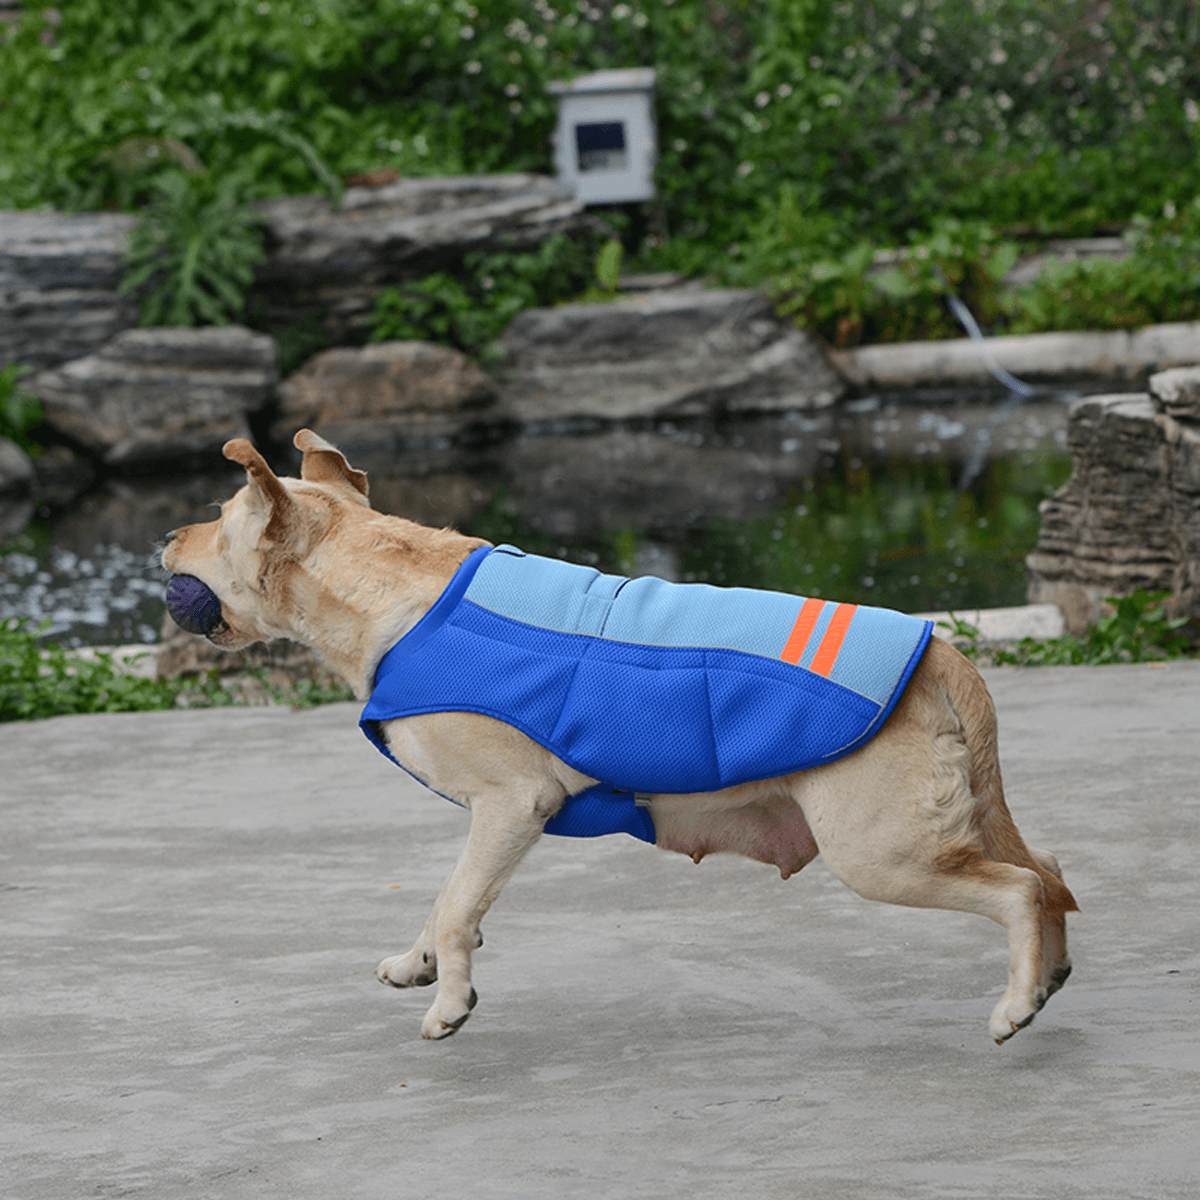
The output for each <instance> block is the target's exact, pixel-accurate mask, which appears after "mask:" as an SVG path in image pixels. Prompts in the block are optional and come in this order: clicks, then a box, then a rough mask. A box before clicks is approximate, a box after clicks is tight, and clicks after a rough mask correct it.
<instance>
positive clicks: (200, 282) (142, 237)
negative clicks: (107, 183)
mask: <svg viewBox="0 0 1200 1200" xmlns="http://www.w3.org/2000/svg"><path fill="white" fill-rule="evenodd" d="M241 187H242V181H241V179H240V178H239V177H238V176H228V177H227V178H226V179H225V180H223V181H221V182H215V181H213V180H212V179H211V178H210V177H209V176H207V175H194V174H192V175H189V174H185V173H183V172H181V171H172V172H168V173H167V174H164V175H160V176H159V177H158V178H157V179H156V180H155V182H154V188H155V197H154V199H153V201H152V202H151V203H150V204H149V205H148V206H147V208H146V209H145V210H144V212H143V214H142V218H141V220H140V221H139V222H138V223H137V224H136V225H135V226H134V227H133V231H132V233H131V234H130V237H129V255H128V262H129V268H130V269H129V272H128V274H127V275H126V276H125V278H124V280H123V281H122V283H121V288H120V290H121V291H122V292H130V291H137V290H138V289H141V288H144V289H145V291H144V292H143V294H142V296H141V322H140V323H141V324H142V325H143V326H146V325H174V326H189V327H190V326H192V325H196V324H201V323H203V324H209V325H228V324H230V323H231V322H232V321H234V320H235V319H236V318H237V317H238V316H240V315H241V312H242V309H243V308H244V307H245V297H244V294H243V293H244V289H245V288H247V287H248V286H249V285H250V284H251V283H252V282H253V281H254V267H255V265H256V264H257V263H260V262H262V261H263V260H264V259H265V258H266V254H265V252H264V251H263V248H262V225H263V217H262V216H261V214H259V213H257V212H255V211H254V209H253V208H251V207H250V206H249V205H248V204H246V203H244V202H243V201H242V200H241V199H240V196H239V193H240V190H241Z"/></svg>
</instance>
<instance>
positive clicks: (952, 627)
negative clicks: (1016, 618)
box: [946, 588, 1193, 667]
mask: <svg viewBox="0 0 1200 1200" xmlns="http://www.w3.org/2000/svg"><path fill="white" fill-rule="evenodd" d="M1170 595H1171V593H1170V592H1148V591H1146V590H1145V589H1144V588H1139V589H1138V590H1137V591H1135V592H1134V593H1133V594H1132V595H1130V596H1110V597H1109V598H1108V600H1107V603H1108V604H1109V605H1110V606H1111V607H1112V609H1113V611H1112V612H1111V613H1109V614H1108V615H1106V616H1103V617H1101V618H1100V619H1099V620H1098V621H1096V623H1095V624H1094V625H1091V626H1089V627H1088V630H1087V633H1085V634H1084V635H1083V636H1082V637H1076V636H1075V635H1074V634H1071V633H1065V634H1063V635H1062V637H1057V638H1048V639H1046V640H1045V641H1042V640H1039V639H1037V638H1023V639H1022V640H1021V641H1019V642H1017V643H1016V645H1015V646H1012V647H998V648H996V649H988V648H987V647H985V646H981V645H980V643H979V630H978V629H977V628H976V627H975V626H973V625H971V624H970V623H969V622H967V621H962V620H959V619H958V618H955V617H953V614H951V616H952V621H951V623H950V624H949V625H948V626H946V628H947V629H948V630H949V633H950V635H951V636H952V637H954V638H955V639H956V640H958V642H959V645H960V648H961V649H962V651H963V653H964V654H966V655H967V657H968V658H971V659H975V660H977V661H978V660H980V659H983V660H986V661H987V662H989V663H991V664H992V665H995V666H1004V665H1008V666H1018V667H1055V666H1059V667H1067V666H1106V665H1109V664H1112V663H1127V662H1134V663H1139V662H1159V661H1162V660H1163V659H1168V658H1181V657H1186V656H1189V655H1190V654H1191V653H1193V648H1192V646H1191V644H1190V642H1189V641H1188V639H1187V637H1186V636H1185V635H1184V634H1182V633H1181V632H1180V630H1181V629H1182V628H1183V626H1185V625H1186V624H1187V623H1188V622H1187V618H1186V617H1180V618H1175V619H1171V618H1169V617H1168V616H1167V614H1166V608H1165V601H1166V600H1167V599H1168V598H1169V597H1170Z"/></svg>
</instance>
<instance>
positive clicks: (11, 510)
mask: <svg viewBox="0 0 1200 1200" xmlns="http://www.w3.org/2000/svg"><path fill="white" fill-rule="evenodd" d="M33 513H34V505H33V501H32V500H31V499H29V497H28V496H21V495H19V494H14V493H12V492H10V493H8V494H7V495H3V494H0V542H3V541H6V540H7V539H8V538H11V537H16V536H17V534H18V533H20V532H21V530H22V529H24V528H25V526H26V525H28V524H29V522H30V521H32V520H33Z"/></svg>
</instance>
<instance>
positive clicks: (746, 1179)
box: [0, 662, 1200, 1200]
mask: <svg viewBox="0 0 1200 1200" xmlns="http://www.w3.org/2000/svg"><path fill="white" fill-rule="evenodd" d="M988 680H989V683H990V685H991V687H992V689H993V693H994V695H995V697H996V700H997V705H998V708H999V711H1000V718H1001V730H1002V749H1003V756H1004V762H1005V768H1006V778H1007V784H1008V793H1009V801H1010V805H1011V807H1012V808H1013V810H1014V812H1015V813H1016V815H1017V819H1018V822H1019V824H1020V826H1021V828H1022V830H1023V831H1024V833H1025V834H1026V837H1027V838H1028V839H1029V840H1030V841H1031V842H1032V843H1033V844H1035V845H1040V846H1045V847H1047V848H1049V849H1052V850H1053V851H1054V852H1055V853H1056V854H1057V855H1058V856H1059V858H1060V859H1061V861H1062V863H1063V866H1064V869H1065V871H1066V872H1067V878H1068V881H1069V882H1070V884H1071V885H1072V887H1073V888H1074V890H1075V893H1076V895H1077V897H1078V898H1079V901H1080V904H1081V906H1082V908H1083V910H1084V911H1083V912H1082V914H1080V915H1079V916H1077V917H1075V918H1073V920H1072V926H1071V937H1072V950H1073V954H1074V959H1075V975H1074V977H1073V978H1072V979H1071V981H1070V983H1069V984H1068V985H1067V987H1066V989H1065V990H1064V991H1063V992H1062V993H1061V994H1060V995H1059V996H1056V997H1055V998H1054V999H1053V1000H1052V1001H1051V1002H1050V1005H1049V1006H1048V1007H1047V1009H1046V1010H1045V1011H1044V1012H1043V1013H1042V1014H1041V1015H1040V1016H1039V1017H1038V1019H1037V1021H1036V1022H1035V1023H1034V1025H1033V1026H1032V1027H1031V1028H1030V1029H1029V1030H1026V1031H1025V1032H1023V1033H1021V1034H1020V1035H1019V1036H1018V1037H1017V1038H1016V1039H1015V1040H1014V1041H1013V1042H1011V1043H1009V1044H1008V1045H1005V1046H1003V1047H997V1046H995V1045H993V1044H992V1042H991V1041H990V1040H989V1038H988V1036H987V1029H986V1023H987V1017H988V1013H989V1012H990V1010H991V1007H992V1005H993V1003H994V1002H995V1000H996V998H997V997H998V995H999V993H1000V991H1001V990H1002V988H1003V982H1004V973H1005V958H1006V955H1005V950H1004V943H1003V935H1002V932H1001V931H1000V930H999V929H998V928H996V927H993V926H991V925H990V924H988V923H987V922H985V921H983V920H980V919H978V918H974V917H969V916H964V915H961V914H950V913H939V912H921V911H911V910H903V909H897V908H889V907H884V906H880V905H874V904H869V903H867V902H865V901H863V900H860V899H859V898H858V897H856V896H854V895H852V894H851V893H850V892H848V891H846V890H845V889H844V888H843V887H842V886H841V885H840V884H839V883H837V882H836V881H835V880H834V879H833V878H832V877H831V876H830V875H829V873H828V872H827V871H826V870H825V868H824V866H823V864H822V863H821V862H820V860H818V861H817V862H816V863H814V864H813V865H812V866H810V867H809V868H807V869H806V870H804V871H803V872H801V873H800V875H798V876H796V877H795V878H793V879H792V880H790V881H789V882H788V883H782V882H781V881H780V880H779V878H778V875H777V874H776V873H775V872H773V871H772V870H770V869H768V868H766V867H762V866H759V865H756V864H752V863H748V862H743V861H740V860H734V859H707V860H705V861H704V862H703V863H702V864H701V865H700V866H698V867H697V866H693V865H692V864H691V863H690V862H688V861H687V860H686V859H683V858H680V857H678V856H668V855H665V854H662V853H660V852H658V851H655V850H653V849H652V848H650V847H647V846H645V845H643V844H641V843H637V842H634V841H633V840H632V839H630V838H627V837H624V836H617V837H610V838H605V839H599V840H596V841H591V842H573V841H569V840H565V839H549V838H548V839H545V840H544V841H543V842H542V843H541V844H540V845H539V846H538V847H536V848H535V849H534V851H533V853H532V854H531V855H530V857H529V859H528V860H527V861H526V863H525V865H524V867H523V868H522V870H521V871H520V872H519V873H518V875H517V877H516V879H515V880H514V881H513V882H512V883H511V884H510V886H509V887H508V889H507V890H506V891H505V893H504V895H503V896H502V897H501V899H500V901H499V903H498V904H497V906H496V908H495V909H494V911H493V912H492V914H491V916H490V917H489V919H488V921H487V923H486V925H485V930H486V934H487V945H486V946H485V947H484V948H483V949H482V950H480V951H479V953H478V954H477V956H476V984H477V986H478V988H479V993H480V1004H479V1007H478V1009H477V1010H476V1012H475V1015H474V1017H473V1018H472V1020H471V1021H470V1022H469V1023H468V1024H467V1025H466V1026H465V1027H464V1029H463V1031H462V1032H461V1033H460V1034H459V1035H458V1036H457V1037H455V1038H453V1039H451V1040H450V1041H448V1042H444V1043H437V1044H434V1043H427V1042H422V1041H421V1040H420V1036H419V1028H420V1019H421V1015H422V1013H423V1012H424V1009H425V1007H426V1005H427V1003H428V1001H429V999H430V995H429V993H428V992H427V991H423V990H422V991H415V992H397V991H393V990H391V989H389V988H385V987H383V986H381V985H380V984H379V983H377V982H376V981H375V979H374V977H373V976H372V970H373V968H374V966H375V963H376V962H377V961H378V960H379V959H380V958H381V957H383V956H384V955H385V954H390V953H394V952H396V951H398V950H402V949H405V948H407V946H408V944H409V943H410V942H411V941H412V939H413V937H415V935H416V933H417V931H418V930H419V928H420V926H421V924H422V922H423V921H424V918H425V915H426V913H427V911H428V908H429V906H430V904H431V903H432V901H433V898H434V895H435V893H436V891H437V889H438V887H439V885H440V883H441V882H442V880H443V878H444V877H445V875H446V873H447V872H448V870H449V868H450V865H451V863H452V861H453V859H454V857H455V855H456V853H457V850H458V847H459V845H460V843H461V841H462V839H463V837H464V835H465V831H466V818H465V816H464V815H463V814H462V813H461V812H460V811H458V810H457V809H455V808H454V807H453V806H451V805H449V804H447V803H446V802H445V801H443V800H440V799H438V798H436V797H433V796H430V795H428V794H427V793H424V792H423V791H422V790H421V789H420V788H419V787H418V786H417V785H416V784H414V783H412V782H411V781H409V780H408V779H407V778H406V777H405V776H404V775H403V774H402V773H401V772H400V771H398V770H396V769H395V768H394V767H390V766H389V765H388V764H387V763H386V762H385V761H384V759H383V758H382V757H381V756H379V755H378V754H377V753H376V752H375V751H374V750H373V749H371V747H370V746H369V745H368V744H367V742H366V741H365V739H363V737H362V736H361V734H360V733H359V732H358V730H357V728H356V725H355V710H354V708H353V707H351V706H344V705H339V706H334V707H330V708H326V709H320V710H316V711H310V712H300V713H295V712H290V711H284V710H267V709H257V710H254V709H252V710H245V709H242V710H220V711H209V712H177V713H164V714H148V715H136V716H111V717H67V718H60V719H57V720H53V721H46V722H41V723H36V724H30V725H6V726H0V819H2V824H0V831H2V832H0V881H2V882H0V959H2V963H3V970H2V974H0V979H2V983H0V1037H2V1041H0V1047H2V1049H0V1061H2V1063H3V1067H2V1071H0V1194H2V1195H3V1196H4V1197H5V1198H6V1200H60V1198H67V1200H73V1198H75V1197H95V1196H100V1197H111V1196H146V1197H153V1198H154V1200H173V1198H175V1197H219V1198H226V1197H228V1198H230V1200H240V1198H242V1197H246V1198H251V1197H276V1196H278V1197H289V1198H293V1200H317V1198H320V1200H342V1198H357V1197H367V1196H370V1197H376V1196H380V1195H421V1196H427V1195H437V1196H440V1197H450V1198H457V1197H468V1196H469V1197H472V1198H485V1200H490V1198H492V1197H497V1198H507V1197H536V1198H541V1197H584V1196H587V1197H594V1196H604V1197H609V1196H611V1197H639V1198H640V1197H664V1198H666V1197H671V1198H674V1197H709V1196H713V1197H716V1196H721V1197H725V1196H737V1197H753V1198H758V1197H771V1198H774V1197H780V1198H783V1197H788V1198H791V1197H820V1198H822V1200H824V1198H833V1200H837V1198H842V1197H853V1198H860V1197H862V1198H868V1197H869V1198H876V1197H878V1198H880V1200H885V1198H907V1197H921V1198H926V1197H937V1198H943V1197H967V1198H975V1197H997V1198H998V1197H1004V1198H1005V1200H1020V1198H1023V1197H1051V1196H1053V1197H1067V1198H1075V1197H1078V1198H1080V1200H1085V1198H1086V1200H1106V1198H1109V1197H1122V1198H1126V1197H1184V1196H1188V1197H1191V1196H1195V1195H1196V1194H1197V1192H1198V1191H1200V1028H1198V1025H1200V1004H1198V1002H1197V1000H1198V997H1200V987H1198V980H1200V904H1198V903H1197V901H1198V900H1200V871H1198V870H1197V868H1196V865H1195V861H1194V856H1195V849H1196V847H1197V845H1200V782H1198V780H1197V773H1198V768H1200V736H1198V735H1197V721H1198V718H1200V662H1189V663H1172V664H1169V665H1167V666H1164V667H1157V668H1156V667H1149V666H1135V667H1104V668H1054V669H1041V670H1024V671H1021V670H1013V669H1003V670H993V671H990V672H989V673H988ZM397 885H399V886H397Z"/></svg>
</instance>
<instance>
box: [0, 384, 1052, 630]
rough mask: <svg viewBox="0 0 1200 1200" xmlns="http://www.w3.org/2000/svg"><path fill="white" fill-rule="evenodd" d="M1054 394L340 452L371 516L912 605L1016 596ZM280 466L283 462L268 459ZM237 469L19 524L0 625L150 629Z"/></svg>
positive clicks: (626, 562)
mask: <svg viewBox="0 0 1200 1200" xmlns="http://www.w3.org/2000/svg"><path fill="white" fill-rule="evenodd" d="M1063 401H1064V398H1063V397H1053V398H1043V399H1039V400H1034V401H1031V402H1029V403H1026V404H1024V405H1022V406H1021V407H1020V408H1018V409H1015V410H1012V411H1008V412H1004V413H1001V414H1000V418H1001V419H1000V420H999V421H998V420H997V415H998V409H997V405H996V404H995V403H994V402H988V401H986V400H975V401H972V400H962V401H959V402H956V403H953V404H947V403H939V404H926V405H919V404H913V403H911V401H909V402H907V403H898V402H893V401H889V400H888V398H886V397H883V398H880V397H871V398H867V399H860V400H857V401H853V402H851V403H849V404H846V405H843V406H841V407H840V408H838V409H836V410H830V411H826V412H821V413H803V412H788V413H781V414H773V415H766V416H760V417H740V418H738V419H736V420H734V419H730V420H724V421H699V420H697V421H690V422H659V423H644V424H640V425H639V424H637V423H630V424H627V425H621V426H612V425H608V426H585V425H565V424H563V425H557V426H547V427H545V428H529V429H526V430H525V431H523V432H522V433H520V434H519V435H517V436H515V437H508V438H504V439H488V438H480V439H476V440H472V439H471V438H470V437H463V438H461V439H458V440H457V441H451V440H448V439H447V440H446V441H443V442H438V443H434V444H423V445H416V444H414V445H404V444H403V443H400V444H396V443H389V444H380V443H379V442H374V443H372V444H364V445H360V446H355V445H344V446H343V449H344V450H346V452H347V454H348V456H349V457H350V459H351V461H352V462H353V463H354V465H356V466H359V467H362V468H364V469H366V470H367V471H368V472H369V474H370V477H371V499H372V502H373V504H374V505H375V507H376V508H379V509H381V510H382V511H385V512H393V513H397V514H400V515H403V516H407V517H411V518H412V519H414V520H418V521H422V522H424V523H427V524H435V525H443V524H452V525H455V526H457V527H458V528H460V529H464V530H467V531H471V532H475V533H478V534H480V535H481V536H484V537H487V538H489V539H491V540H494V541H500V540H508V541H515V542H518V543H519V544H523V545H525V546H526V547H527V548H528V549H530V550H531V551H535V552H541V553H549V554H554V555H561V556H563V557H569V558H573V559H575V560H577V561H586V562H593V563H597V564H599V565H601V566H603V567H604V568H606V569H611V570H618V571H623V572H627V573H629V572H632V573H643V572H644V573H655V574H660V575H664V576H668V577H670V576H674V577H677V578H683V579H697V580H705V579H707V580H711V581H712V582H716V583H727V584H741V585H749V586H762V587H775V588H783V589H785V590H791V591H796V592H803V593H805V594H809V595H829V596H838V597H839V598H843V599H847V600H856V601H860V602H868V603H878V604H885V605H890V606H893V607H897V608H901V609H907V610H910V611H914V610H917V611H919V610H924V609H932V608H940V607H946V606H949V605H953V606H962V607H974V606H990V605H997V604H1009V603H1021V602H1022V601H1023V600H1024V568H1023V565H1022V561H1021V560H1022V559H1023V556H1024V554H1025V553H1026V551H1027V550H1028V549H1030V548H1031V547H1032V545H1033V543H1034V541H1035V540H1036V537H1037V514H1036V509H1037V502H1038V500H1039V499H1040V498H1041V497H1042V496H1043V495H1045V494H1048V492H1049V491H1050V490H1053V488H1054V487H1055V486H1057V484H1059V483H1061V482H1062V480H1063V479H1064V478H1065V476H1066V473H1067V465H1066V457H1065V455H1064V454H1063V453H1062V446H1063V443H1064V441H1065V430H1066V406H1065V403H1064V402H1063ZM973 460H974V462H975V466H971V464H972V461H973ZM980 462H982V463H983V465H982V466H979V463H980ZM274 465H275V466H276V468H277V469H278V470H281V471H284V470H286V471H289V472H294V470H295V467H296V462H295V461H294V459H292V458H289V457H288V456H287V455H285V454H283V453H282V452H281V454H280V457H279V459H278V461H276V462H275V463H274ZM967 468H970V470H971V471H973V472H974V473H975V478H974V480H973V482H972V483H971V486H970V488H969V490H968V491H966V492H961V493H960V491H959V490H958V488H957V485H958V484H959V483H960V482H961V481H962V479H963V475H964V471H965V470H967ZM243 478H244V476H242V474H241V472H240V471H238V470H237V469H236V468H229V469H225V470H220V471H215V472H213V473H212V474H207V475H178V476H172V477H169V478H144V479H129V480H110V481H108V482H107V483H105V484H103V485H102V486H100V487H99V488H97V489H95V490H93V491H92V492H90V493H89V494H88V495H87V496H85V497H84V498H83V499H82V500H81V501H79V502H77V503H76V504H75V505H74V506H73V507H72V508H71V509H70V510H68V511H66V512H63V513H60V514H58V515H56V516H53V517H51V518H50V519H48V520H43V521H39V522H35V523H34V524H33V525H30V526H28V527H26V529H25V530H24V531H23V532H21V533H20V534H19V535H18V536H17V537H15V538H12V539H10V540H8V541H7V542H5V543H3V545H0V619H4V618H9V617H20V618H25V619H28V620H31V621H34V622H38V621H41V620H49V621H50V623H51V625H50V633H51V634H52V635H53V636H54V637H55V638H56V640H59V641H61V642H62V643H63V644H65V645H81V644H93V645H96V644H101V645H102V644H126V643H131V642H150V641H154V640H156V638H157V632H158V630H159V628H160V626H161V622H162V616H163V605H162V588H163V584H164V579H163V576H162V573H161V569H160V568H159V567H158V566H157V556H156V550H155V547H156V546H157V545H158V544H159V543H160V542H161V539H162V537H163V535H164V534H165V533H166V532H167V531H168V530H170V529H172V528H175V527H177V526H179V525H184V524H189V523H192V522H195V521H204V520H210V519H212V517H213V515H214V509H213V508H212V504H213V502H214V501H219V500H222V499H224V498H227V497H228V496H229V495H231V494H232V492H233V491H234V490H235V489H236V487H237V486H239V484H240V483H241V482H242V479H243Z"/></svg>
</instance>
